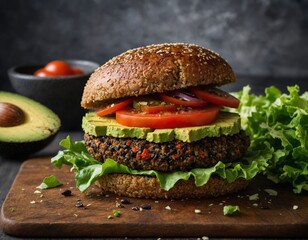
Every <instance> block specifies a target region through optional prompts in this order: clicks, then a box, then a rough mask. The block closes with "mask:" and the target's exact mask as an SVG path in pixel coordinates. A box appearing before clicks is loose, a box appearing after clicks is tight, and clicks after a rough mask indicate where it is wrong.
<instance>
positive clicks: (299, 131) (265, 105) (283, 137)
mask: <svg viewBox="0 0 308 240" xmlns="http://www.w3.org/2000/svg"><path fill="white" fill-rule="evenodd" d="M250 91H251V88H250V86H246V87H244V88H243V90H242V91H240V92H237V93H233V94H234V95H235V96H236V97H237V98H239V99H240V101H241V104H240V107H239V108H238V110H237V111H238V113H239V114H240V115H241V119H242V127H243V128H244V129H245V130H246V132H247V134H248V135H249V136H250V137H251V145H250V148H249V151H259V150H262V152H263V153H266V154H270V155H271V157H270V160H269V161H268V164H269V165H268V167H267V168H266V169H265V171H264V173H265V174H266V175H267V176H268V178H269V179H271V180H272V181H274V182H276V183H280V182H287V183H291V184H292V185H293V191H294V192H295V193H301V192H302V190H305V191H308V92H305V93H304V94H302V95H300V94H299V92H300V89H299V86H297V85H295V86H290V87H288V92H289V93H288V94H286V93H284V94H283V93H281V91H280V90H279V89H277V88H276V87H274V86H272V87H269V88H266V89H265V95H260V96H256V95H254V94H251V93H250Z"/></svg>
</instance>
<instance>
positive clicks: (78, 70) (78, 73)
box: [71, 67, 83, 75]
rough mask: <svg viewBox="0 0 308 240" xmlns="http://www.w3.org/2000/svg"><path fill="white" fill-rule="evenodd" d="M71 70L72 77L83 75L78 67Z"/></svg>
mask: <svg viewBox="0 0 308 240" xmlns="http://www.w3.org/2000/svg"><path fill="white" fill-rule="evenodd" d="M71 69H72V72H73V74H74V75H82V74H83V71H81V69H80V68H78V67H71Z"/></svg>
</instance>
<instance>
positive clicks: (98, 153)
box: [84, 131, 250, 172]
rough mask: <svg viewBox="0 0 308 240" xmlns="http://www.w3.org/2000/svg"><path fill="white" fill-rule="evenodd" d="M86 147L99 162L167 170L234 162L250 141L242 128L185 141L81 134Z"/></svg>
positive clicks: (134, 167)
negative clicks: (156, 140) (189, 141)
mask: <svg viewBox="0 0 308 240" xmlns="http://www.w3.org/2000/svg"><path fill="white" fill-rule="evenodd" d="M84 139H85V144H86V147H87V150H88V151H89V152H90V153H91V154H92V155H93V157H94V158H95V159H97V160H99V161H102V162H103V161H104V159H106V158H112V159H113V160H115V161H117V162H118V163H121V164H124V165H126V166H128V167H130V168H131V169H144V170H150V169H152V170H159V171H163V172H170V171H175V170H181V171H187V170H190V169H193V168H207V167H212V166H214V165H215V164H216V163H217V162H218V161H221V162H224V163H228V162H235V161H238V159H239V158H241V157H242V156H243V155H244V153H245V152H246V150H247V148H248V146H249V144H250V140H249V137H248V136H247V135H246V134H245V132H244V131H241V132H239V133H238V134H234V135H232V136H225V135H223V136H220V137H207V138H204V139H202V140H199V141H197V142H192V143H186V142H182V141H180V140H174V141H171V142H166V143H154V142H148V141H146V140H143V139H136V138H115V137H107V136H103V137H95V136H92V135H89V134H87V133H86V134H85V135H84Z"/></svg>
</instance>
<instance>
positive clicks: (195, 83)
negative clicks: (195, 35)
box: [52, 44, 258, 199]
mask: <svg viewBox="0 0 308 240" xmlns="http://www.w3.org/2000/svg"><path fill="white" fill-rule="evenodd" d="M235 81H236V77H235V74H234V72H233V71H232V68H231V67H230V66H229V65H228V63H227V62H226V61H225V60H224V59H223V58H221V57H220V56H219V55H218V54H216V53H214V52H213V51H210V50H207V49H205V48H203V47H200V46H197V45H193V44H157V45H150V46H145V47H140V48H136V49H132V50H129V51H126V52H124V53H122V54H120V55H118V56H116V57H114V58H112V59H111V60H109V61H108V62H107V63H105V64H104V65H102V66H101V67H100V68H98V69H97V70H96V71H95V72H94V73H93V74H92V75H91V77H90V79H89V80H88V82H87V84H86V86H85V88H84V92H83V96H82V101H81V105H82V107H84V108H86V109H89V110H91V111H89V112H88V113H87V114H86V115H85V116H84V117H83V122H82V127H83V130H84V132H85V134H84V142H79V143H78V144H76V146H68V145H72V144H73V143H72V142H71V141H70V143H65V142H64V143H62V145H63V146H66V147H67V148H71V150H66V151H63V152H62V153H61V154H60V153H59V154H58V155H57V156H56V157H54V158H53V159H52V162H53V164H54V165H56V166H58V167H59V166H61V164H62V163H70V164H73V166H74V168H75V169H76V177H75V179H76V183H77V186H78V187H79V189H80V190H81V191H85V190H86V189H87V188H88V187H89V186H90V185H91V184H93V183H95V184H96V185H97V186H99V187H100V188H101V189H102V190H103V191H104V192H111V193H115V194H118V195H122V196H127V197H137V198H152V199H158V198H170V199H171V198H172V199H176V198H203V197H216V196H220V195H225V194H229V193H233V192H236V191H239V190H241V189H244V188H245V187H247V185H248V183H249V180H250V179H251V178H253V177H254V176H255V175H256V174H257V172H258V166H257V163H255V162H254V161H249V160H247V159H245V160H244V158H243V156H244V155H245V152H246V150H247V148H248V147H249V143H250V140H249V137H248V136H247V135H246V134H245V132H244V131H243V130H241V127H240V126H241V125H240V117H239V115H238V114H236V113H231V112H230V111H227V108H237V107H238V106H239V100H238V99H236V98H235V97H233V96H232V95H230V94H229V93H227V92H225V91H223V90H220V89H219V88H218V87H219V86H221V85H224V84H227V83H232V82H235ZM63 141H69V140H68V139H66V140H63ZM77 145H78V146H79V148H80V149H81V150H78V151H80V152H79V153H81V154H79V155H76V154H75V155H74V153H72V152H73V151H76V149H79V148H78V146H77ZM81 146H82V147H81ZM72 149H75V150H72ZM73 155H74V156H73Z"/></svg>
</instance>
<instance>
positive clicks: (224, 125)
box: [82, 111, 241, 143]
mask: <svg viewBox="0 0 308 240" xmlns="http://www.w3.org/2000/svg"><path fill="white" fill-rule="evenodd" d="M82 128H83V130H84V131H85V132H86V133H88V134H91V135H94V136H97V137H98V136H112V137H122V138H124V137H129V138H133V137H134V138H140V139H146V140H147V141H149V142H155V143H162V142H168V141H172V140H174V139H178V140H181V141H183V142H194V141H198V140H200V139H202V138H205V137H219V136H220V135H233V134H236V133H238V132H239V131H240V130H241V119H240V116H239V115H238V114H237V113H230V112H223V111H222V112H220V113H219V116H218V118H217V120H216V121H215V123H213V124H210V125H205V126H197V127H185V128H174V129H151V128H137V127H126V126H123V125H120V124H119V123H117V122H116V120H115V118H114V117H99V116H97V115H96V114H95V113H94V112H90V113H87V114H86V115H85V116H84V117H83V120H82Z"/></svg>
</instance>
